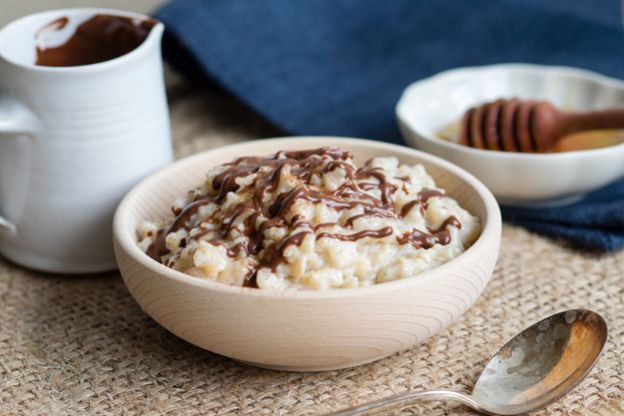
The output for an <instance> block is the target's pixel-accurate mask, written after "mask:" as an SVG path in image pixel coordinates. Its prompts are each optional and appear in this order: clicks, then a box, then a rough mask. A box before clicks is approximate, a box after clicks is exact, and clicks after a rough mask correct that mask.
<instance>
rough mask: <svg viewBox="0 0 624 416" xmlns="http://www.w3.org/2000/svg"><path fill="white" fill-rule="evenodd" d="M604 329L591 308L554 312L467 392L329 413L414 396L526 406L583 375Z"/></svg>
mask: <svg viewBox="0 0 624 416" xmlns="http://www.w3.org/2000/svg"><path fill="white" fill-rule="evenodd" d="M607 334H608V331H607V324H606V322H605V320H604V319H603V318H602V316H600V315H599V314H598V313H596V312H592V311H589V310H585V309H572V310H568V311H564V312H560V313H557V314H555V315H552V316H549V317H548V318H545V319H543V320H541V321H539V322H537V323H535V324H533V325H531V326H530V327H528V328H526V329H525V330H524V331H522V332H521V333H519V334H518V335H516V336H515V337H514V338H512V339H511V340H510V341H509V342H507V343H506V344H505V345H504V346H503V347H502V348H501V349H500V350H498V352H497V353H496V354H495V355H494V357H492V359H491V360H490V362H489V363H488V364H487V365H486V366H485V368H484V370H483V372H482V373H481V375H480V376H479V379H478V380H477V382H476V384H475V386H474V388H473V391H472V394H470V395H468V394H463V393H460V392H455V391H449V390H435V391H425V392H412V391H409V392H406V393H402V394H398V395H395V396H390V397H387V398H384V399H381V400H378V401H375V402H371V403H367V404H364V405H361V406H357V407H352V408H349V409H344V410H341V411H338V412H334V413H331V416H356V415H363V414H371V413H373V412H376V411H380V410H386V409H389V408H394V407H398V406H405V405H409V404H410V403H412V402H414V401H417V400H421V401H432V400H451V401H458V402H461V403H463V404H465V405H467V406H469V407H471V408H473V409H474V410H477V411H479V412H481V413H484V414H488V415H519V414H523V413H528V412H532V411H535V410H538V409H540V408H542V407H544V406H546V405H548V404H549V403H552V402H553V401H555V400H557V399H558V398H560V397H561V396H563V395H564V394H566V393H568V392H569V391H570V390H572V389H573V388H574V387H575V386H576V385H577V384H578V383H579V382H580V381H581V380H583V378H585V376H586V375H587V374H588V373H589V372H590V370H591V369H592V368H593V367H594V365H595V364H596V362H597V361H598V358H599V357H600V354H601V353H602V350H603V348H604V346H605V343H606V341H607Z"/></svg>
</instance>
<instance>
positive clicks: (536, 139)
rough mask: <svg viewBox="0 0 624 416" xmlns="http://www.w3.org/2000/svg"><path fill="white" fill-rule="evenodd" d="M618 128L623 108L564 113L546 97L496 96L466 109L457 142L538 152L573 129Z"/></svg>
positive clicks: (623, 123) (623, 122)
mask: <svg viewBox="0 0 624 416" xmlns="http://www.w3.org/2000/svg"><path fill="white" fill-rule="evenodd" d="M618 128H624V108H614V109H609V110H600V111H591V112H586V113H565V112H562V111H559V110H558V109H556V108H555V107H554V106H553V105H552V104H550V103H549V102H547V101H524V100H519V99H517V98H513V99H509V100H504V99H499V100H496V101H493V102H489V103H485V104H482V105H480V106H478V107H473V108H471V109H469V110H468V111H466V113H465V114H464V117H463V119H462V125H461V132H460V139H459V143H460V144H463V145H466V146H470V147H474V148H477V149H488V150H502V151H506V152H525V153H541V152H548V151H550V150H551V149H552V148H553V146H554V145H555V144H556V143H557V141H559V139H561V138H563V137H564V136H567V135H569V134H572V133H577V132H580V131H586V130H599V129H618Z"/></svg>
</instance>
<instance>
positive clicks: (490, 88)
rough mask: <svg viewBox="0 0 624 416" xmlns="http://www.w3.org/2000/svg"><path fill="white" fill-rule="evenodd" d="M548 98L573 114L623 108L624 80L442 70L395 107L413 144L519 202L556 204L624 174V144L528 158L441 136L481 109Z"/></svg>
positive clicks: (574, 72)
mask: <svg viewBox="0 0 624 416" xmlns="http://www.w3.org/2000/svg"><path fill="white" fill-rule="evenodd" d="M505 97H519V98H521V99H545V100H548V101H551V102H552V103H553V104H555V105H556V106H557V107H559V108H563V109H566V110H574V111H585V110H594V109H601V108H607V107H614V106H623V105H624V82H621V81H618V80H615V79H612V78H607V77H605V76H602V75H599V74H596V73H593V72H589V71H585V70H580V69H574V68H565V67H556V66H538V65H525V64H504V65H492V66H483V67H473V68H461V69H455V70H450V71H446V72H442V73H440V74H438V75H435V76H433V77H431V78H427V79H424V80H421V81H418V82H415V83H414V84H412V85H410V86H409V87H408V88H407V89H406V90H405V91H404V93H403V95H402V97H401V99H400V100H399V102H398V104H397V107H396V114H397V118H398V122H399V127H400V129H401V132H402V134H403V136H404V137H405V139H406V141H407V142H408V143H409V144H410V145H413V146H415V147H416V148H418V149H421V150H424V151H426V152H428V153H432V154H435V155H437V156H440V157H442V158H444V159H447V160H449V161H451V162H453V163H456V164H458V165H459V166H461V167H463V168H465V169H466V170H467V171H469V172H471V173H472V174H474V175H475V176H476V177H477V178H479V179H480V180H481V181H483V183H484V184H485V185H486V186H487V187H488V188H490V190H491V191H492V193H494V195H495V196H496V198H497V199H498V200H499V201H500V202H503V203H512V204H528V205H538V204H544V203H546V204H548V203H551V204H557V203H565V202H570V201H572V200H574V199H578V198H580V197H581V196H582V195H583V194H585V193H587V192H589V191H592V190H595V189H597V188H599V187H601V186H604V185H606V184H608V183H609V182H611V181H613V180H615V179H617V178H619V177H620V176H622V175H624V143H623V144H619V145H616V146H611V147H605V148H599V149H594V150H583V151H573V152H565V153H553V154H522V153H506V152H500V151H491V150H480V149H472V148H470V147H467V146H462V145H458V144H455V143H451V142H448V141H445V140H441V139H439V138H438V137H436V135H435V133H436V132H438V131H439V130H440V129H442V128H444V127H446V126H447V125H448V124H450V123H452V122H454V121H456V120H458V119H460V118H461V117H462V115H463V114H464V112H465V111H466V110H467V109H468V108H470V107H472V106H474V105H477V104H480V103H483V102H487V101H492V100H495V99H497V98H505Z"/></svg>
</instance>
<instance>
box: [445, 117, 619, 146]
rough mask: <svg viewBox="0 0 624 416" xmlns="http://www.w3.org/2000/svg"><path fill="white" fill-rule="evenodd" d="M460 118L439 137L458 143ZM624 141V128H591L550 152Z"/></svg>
mask: <svg viewBox="0 0 624 416" xmlns="http://www.w3.org/2000/svg"><path fill="white" fill-rule="evenodd" d="M460 129H461V120H459V121H456V122H453V123H451V124H449V125H448V126H446V127H444V128H443V129H441V130H439V131H438V132H437V133H436V136H438V137H439V138H440V139H443V140H447V141H450V142H453V143H459V138H460ZM621 143H624V130H613V129H611V130H591V131H583V132H579V133H574V134H570V135H567V136H565V137H562V138H561V139H560V140H559V141H558V142H557V144H556V145H555V146H554V147H553V148H552V150H551V151H550V152H551V153H561V152H573V151H579V150H591V149H598V148H602V147H609V146H615V145H618V144H621Z"/></svg>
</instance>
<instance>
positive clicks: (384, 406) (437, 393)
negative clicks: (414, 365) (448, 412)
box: [325, 390, 491, 416]
mask: <svg viewBox="0 0 624 416" xmlns="http://www.w3.org/2000/svg"><path fill="white" fill-rule="evenodd" d="M435 400H450V401H455V402H460V403H463V404H465V405H466V406H468V407H471V408H473V409H474V410H476V411H478V412H481V413H485V414H491V413H489V412H488V411H486V410H485V409H484V408H483V407H481V406H480V405H479V404H478V403H477V402H475V401H474V399H473V398H472V397H471V396H469V395H467V394H463V393H459V392H456V391H452V390H430V391H421V392H417V391H406V392H405V393H400V394H395V395H393V396H388V397H385V398H383V399H380V400H376V401H374V402H368V403H364V404H362V405H359V406H354V407H349V408H347V409H342V410H338V411H336V412H332V413H328V414H326V415H325V416H358V415H367V414H374V413H377V412H379V411H382V410H388V409H393V408H395V407H402V406H407V405H409V404H410V403H412V402H415V401H426V402H429V401H435Z"/></svg>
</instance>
